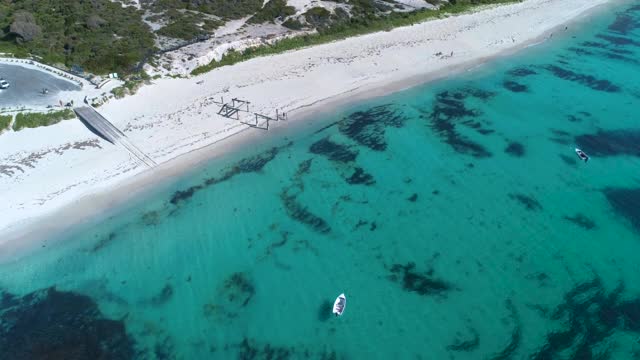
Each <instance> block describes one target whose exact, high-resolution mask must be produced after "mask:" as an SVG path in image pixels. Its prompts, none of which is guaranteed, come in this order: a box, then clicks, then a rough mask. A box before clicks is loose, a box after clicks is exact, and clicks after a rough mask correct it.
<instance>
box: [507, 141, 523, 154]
mask: <svg viewBox="0 0 640 360" xmlns="http://www.w3.org/2000/svg"><path fill="white" fill-rule="evenodd" d="M504 152H505V153H507V154H509V155H511V156H514V157H523V156H524V153H525V150H524V145H522V144H521V143H519V142H517V141H511V142H510V143H509V145H507V147H506V148H505V149H504Z"/></svg>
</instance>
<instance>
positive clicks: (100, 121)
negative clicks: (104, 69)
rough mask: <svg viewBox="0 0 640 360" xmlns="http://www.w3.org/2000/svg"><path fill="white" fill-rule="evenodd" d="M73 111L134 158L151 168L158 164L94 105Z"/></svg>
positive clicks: (87, 124) (104, 137)
mask: <svg viewBox="0 0 640 360" xmlns="http://www.w3.org/2000/svg"><path fill="white" fill-rule="evenodd" d="M73 111H74V112H75V113H76V115H77V116H78V118H79V119H80V121H82V123H83V124H84V125H85V126H86V127H87V128H89V130H91V132H93V133H94V134H96V135H98V136H100V137H101V138H103V139H104V140H106V141H108V142H110V143H112V144H114V145H117V146H121V147H123V148H124V149H125V150H127V151H128V152H129V153H130V154H131V155H132V156H133V157H134V159H136V160H137V161H139V162H140V163H142V164H144V165H146V166H147V167H149V168H153V167H155V166H157V165H158V164H157V163H156V162H155V161H153V159H152V158H150V157H149V156H148V155H147V154H145V153H144V152H142V150H140V149H139V148H138V147H136V146H135V145H134V144H133V143H132V142H131V141H130V140H129V138H127V136H126V135H125V134H124V133H123V132H122V131H120V130H119V129H118V128H117V127H115V125H113V124H112V123H110V122H109V120H107V119H106V118H105V117H104V116H102V115H101V114H100V113H99V112H97V111H96V109H94V108H93V107H90V106H81V107H77V108H74V109H73Z"/></svg>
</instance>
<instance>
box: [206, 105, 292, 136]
mask: <svg viewBox="0 0 640 360" xmlns="http://www.w3.org/2000/svg"><path fill="white" fill-rule="evenodd" d="M213 102H214V103H216V104H218V105H221V106H220V110H218V115H221V116H223V117H226V118H228V119H235V120H239V121H240V122H241V123H243V124H245V125H248V126H250V127H252V128H256V129H260V130H269V123H270V122H271V121H280V120H286V119H287V114H286V113H284V112H280V111H279V110H278V109H276V117H275V118H273V117H271V116H268V115H264V114H260V113H256V112H254V113H253V116H252V120H253V121H251V122H249V121H243V120H240V113H241V112H243V113H250V112H251V111H250V110H249V104H251V102H250V101H247V100H242V99H238V98H232V99H231V103H225V102H224V98H223V97H220V102H217V101H215V100H214V101H213ZM261 119H262V120H266V123H262V124H263V125H262V126H261V125H260V120H261ZM265 124H266V125H265Z"/></svg>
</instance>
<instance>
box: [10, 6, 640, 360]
mask: <svg viewBox="0 0 640 360" xmlns="http://www.w3.org/2000/svg"><path fill="white" fill-rule="evenodd" d="M554 36H555V39H554V40H553V41H550V42H547V43H545V44H543V45H540V46H538V47H536V48H533V49H529V50H528V51H526V52H524V53H522V54H519V55H517V56H513V57H510V58H507V59H502V60H498V61H496V62H495V63H493V64H492V65H491V66H485V67H483V68H481V69H477V70H476V71H474V72H472V73H467V74H465V75H464V76H460V77H457V78H455V79H450V80H447V81H443V82H439V83H435V84H429V85H426V86H422V87H419V88H415V89H412V90H408V91H405V92H402V93H398V94H395V95H392V96H388V97H385V98H380V99H376V100H374V101H370V102H368V103H364V104H360V105H358V106H356V107H352V108H349V109H343V110H340V111H336V113H335V114H334V115H332V116H329V117H327V118H325V119H320V120H318V121H316V122H315V125H314V126H313V129H309V128H305V130H300V129H296V131H295V132H294V131H291V132H290V133H288V134H286V136H284V135H283V136H281V137H278V138H277V139H275V138H272V139H270V140H268V142H265V143H264V144H261V145H260V149H251V150H246V151H245V152H244V153H237V154H234V155H232V156H229V157H228V158H225V159H220V160H216V161H215V162H213V163H212V164H210V165H209V166H208V167H207V168H206V169H204V170H202V171H200V172H198V173H197V174H193V175H191V176H189V177H187V178H185V179H181V180H180V181H178V182H177V183H175V184H173V185H172V186H171V188H170V189H164V190H162V191H160V193H158V194H156V195H154V196H153V197H151V198H149V199H145V200H144V201H143V202H142V203H141V204H137V205H135V206H132V207H131V208H128V209H127V210H123V211H122V212H121V213H119V214H117V215H116V216H114V217H112V218H109V219H107V220H106V221H104V222H101V223H99V224H97V225H95V226H94V227H93V228H91V229H80V230H77V231H76V232H75V233H73V234H68V235H67V236H65V239H64V241H56V242H55V244H54V243H53V241H52V240H53V239H46V240H45V241H43V245H42V246H43V247H46V250H44V251H40V252H38V253H35V254H33V255H31V256H28V257H25V258H23V259H21V260H18V261H16V262H14V263H11V264H5V265H1V266H0V286H2V288H3V289H5V291H6V293H5V295H4V296H3V297H2V301H0V309H4V310H0V311H3V312H0V317H1V319H2V322H0V325H1V326H0V358H12V359H31V358H37V357H35V356H34V355H33V354H35V353H36V352H37V351H40V352H47V351H49V352H52V351H53V350H52V349H53V348H54V347H55V348H56V349H57V351H63V350H60V349H66V350H67V351H71V350H73V351H75V352H74V353H73V354H75V355H73V356H71V355H67V357H66V358H87V357H91V358H95V357H96V356H95V354H103V355H104V354H105V353H107V354H108V356H110V358H114V359H129V358H136V359H233V358H239V359H300V358H310V359H370V358H375V359H389V358H392V357H395V358H402V359H405V358H407V359H635V358H639V357H640V343H639V342H638V339H639V338H640V283H639V282H638V280H639V279H640V275H639V274H640V273H639V272H638V270H639V267H640V265H639V264H640V262H639V261H638V260H639V258H640V255H639V254H640V236H639V235H640V234H639V232H640V210H638V204H639V200H640V184H639V182H638V175H637V174H638V172H637V169H638V165H639V159H638V156H639V155H640V145H638V144H640V142H638V140H639V139H640V125H639V124H638V122H637V114H638V111H637V104H638V101H639V97H640V71H639V69H640V67H639V64H638V63H637V61H638V60H637V59H638V46H639V44H640V5H638V3H637V2H636V3H635V4H632V5H625V7H624V8H619V10H618V11H617V12H615V13H613V12H612V11H609V13H607V14H604V15H601V16H599V17H598V18H596V19H592V20H590V21H589V22H588V26H581V29H579V30H571V29H570V30H569V31H567V32H563V33H562V34H556V35H554ZM576 146H578V147H581V148H582V149H583V150H585V151H586V152H587V153H588V154H590V155H591V156H592V159H591V161H590V162H588V163H583V162H580V161H579V159H578V158H577V156H576V155H575V153H574V147H576ZM52 286H54V287H55V288H56V289H57V290H56V291H53V290H46V291H43V290H41V289H47V288H49V287H52ZM38 290H39V291H38ZM33 291H38V292H37V293H35V294H34V293H32V292H33ZM341 292H344V293H346V295H347V307H346V310H345V313H344V315H343V316H342V317H340V318H334V317H332V316H331V314H330V312H331V304H332V302H333V300H334V299H335V297H336V296H337V295H338V294H340V293H341ZM9 294H12V295H9ZM34 314H35V315H34ZM52 314H53V315H52ZM45 315H46V316H45ZM47 319H49V321H47ZM79 329H83V331H80V330H79ZM25 338H29V339H30V342H29V343H26V342H25V341H24V340H23V339H25ZM79 338H80V339H83V341H78V340H77V339H79ZM78 343H82V344H84V347H79V346H78ZM69 349H71V350H69ZM105 349H108V350H105ZM89 351H94V352H93V353H92V355H91V356H85V354H88V353H89ZM67 354H69V352H67Z"/></svg>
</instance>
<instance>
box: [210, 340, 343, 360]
mask: <svg viewBox="0 0 640 360" xmlns="http://www.w3.org/2000/svg"><path fill="white" fill-rule="evenodd" d="M220 352H224V355H222V354H221V356H223V357H221V358H224V359H242V360H290V359H310V360H343V359H346V357H345V356H343V355H341V354H340V353H338V352H336V351H335V350H331V349H327V348H324V349H311V348H307V347H305V346H302V345H298V346H281V345H274V344H269V343H259V342H258V341H256V340H254V339H250V338H247V337H245V338H243V339H242V341H240V342H239V343H232V344H228V345H226V346H225V347H224V348H223V349H221V351H220Z"/></svg>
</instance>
